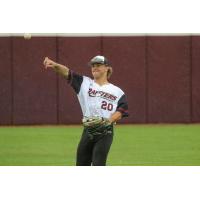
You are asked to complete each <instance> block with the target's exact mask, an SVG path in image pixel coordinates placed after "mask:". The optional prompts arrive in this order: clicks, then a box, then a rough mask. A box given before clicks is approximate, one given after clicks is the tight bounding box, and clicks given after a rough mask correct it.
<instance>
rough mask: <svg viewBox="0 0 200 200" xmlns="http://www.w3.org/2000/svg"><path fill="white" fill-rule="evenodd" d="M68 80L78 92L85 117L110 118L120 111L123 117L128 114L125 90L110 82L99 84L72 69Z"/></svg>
mask: <svg viewBox="0 0 200 200" xmlns="http://www.w3.org/2000/svg"><path fill="white" fill-rule="evenodd" d="M68 81H69V83H70V84H71V86H72V87H73V89H74V90H75V92H76V93H77V96H78V100H79V103H80V106H81V109H82V113H83V116H84V117H93V116H100V117H105V118H110V116H111V115H112V114H113V113H114V112H116V111H119V112H121V113H122V117H126V116H128V104H127V102H126V97H125V94H124V92H123V91H122V90H121V89H120V88H119V87H117V86H115V85H113V84H111V83H108V84H104V85H102V86H101V85H99V84H97V83H96V82H95V81H94V80H92V79H91V78H89V77H86V76H81V75H78V74H76V73H74V72H73V71H71V70H70V73H69V76H68Z"/></svg>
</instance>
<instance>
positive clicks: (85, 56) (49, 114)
mask: <svg viewBox="0 0 200 200" xmlns="http://www.w3.org/2000/svg"><path fill="white" fill-rule="evenodd" d="M97 54H103V55H105V56H106V57H108V58H109V60H110V61H111V64H112V66H113V70H114V73H113V75H112V77H111V82H112V83H113V84H115V85H117V86H119V87H120V88H121V89H122V90H123V91H124V92H125V93H126V95H127V98H128V103H129V112H130V117H129V118H127V119H123V120H122V121H121V122H122V123H146V122H148V123H157V122H159V123H165V122H167V123H177V122H183V123H187V122H200V79H199V77H200V67H199V66H200V56H199V55H200V37H199V36H192V37H191V36H151V37H59V38H56V37H33V38H32V39H31V40H24V39H23V38H20V37H14V38H10V37H0V59H1V63H0V125H3V124H8V125H9V124H14V125H15V124H16V125H18V124H57V123H58V124H74V123H80V120H81V118H82V113H81V109H80V106H79V103H78V99H77V96H76V94H75V92H74V91H73V89H72V88H71V87H70V86H69V85H68V84H67V81H66V80H65V79H64V78H62V77H60V76H58V75H56V74H55V72H53V70H51V69H48V70H45V69H44V67H43V65H42V62H43V59H44V57H45V56H49V57H50V58H52V59H53V60H57V61H58V62H59V63H61V64H64V65H67V66H69V67H70V68H71V69H72V70H74V71H76V72H78V73H80V74H84V75H87V76H90V74H91V73H90V68H89V67H88V66H87V63H88V61H89V60H90V59H91V58H92V57H93V56H95V55H97Z"/></svg>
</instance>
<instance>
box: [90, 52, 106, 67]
mask: <svg viewBox="0 0 200 200" xmlns="http://www.w3.org/2000/svg"><path fill="white" fill-rule="evenodd" d="M94 64H102V65H110V63H109V62H108V59H107V58H106V57H105V56H100V55H98V56H95V57H94V58H92V59H91V60H90V62H89V65H90V66H91V65H94Z"/></svg>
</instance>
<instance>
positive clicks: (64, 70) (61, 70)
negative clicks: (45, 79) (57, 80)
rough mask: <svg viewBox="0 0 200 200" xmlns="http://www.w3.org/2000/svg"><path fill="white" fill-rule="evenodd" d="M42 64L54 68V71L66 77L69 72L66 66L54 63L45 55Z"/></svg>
mask: <svg viewBox="0 0 200 200" xmlns="http://www.w3.org/2000/svg"><path fill="white" fill-rule="evenodd" d="M43 64H44V66H45V69H47V68H52V69H54V71H56V72H57V73H59V74H61V75H62V76H65V77H67V76H68V74H69V68H68V67H66V66H64V65H61V64H59V63H56V62H54V61H53V60H51V59H49V58H48V57H45V59H44V62H43Z"/></svg>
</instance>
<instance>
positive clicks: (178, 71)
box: [147, 37, 191, 123]
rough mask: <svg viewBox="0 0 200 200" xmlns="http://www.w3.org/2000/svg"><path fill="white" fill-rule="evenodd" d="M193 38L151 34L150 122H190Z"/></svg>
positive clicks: (149, 73) (148, 81)
mask: <svg viewBox="0 0 200 200" xmlns="http://www.w3.org/2000/svg"><path fill="white" fill-rule="evenodd" d="M190 42H191V40H190V37H148V42H147V85H148V89H147V95H148V115H147V116H148V122H173V123H174V122H190V119H191V117H190V113H191V110H190V108H191V106H190V104H191V102H190V100H191V92H190V89H191V88H190V85H191V83H190V71H191V69H190V67H191V59H190V58H191V57H190V53H191V52H190V51H191V46H190V44H191V43H190Z"/></svg>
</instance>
